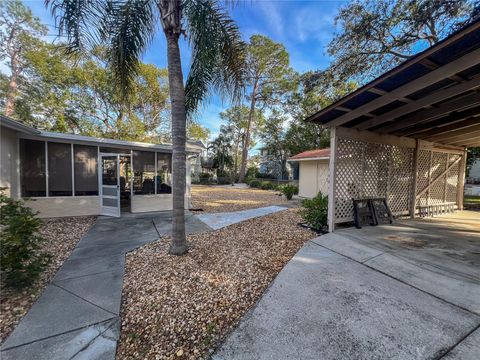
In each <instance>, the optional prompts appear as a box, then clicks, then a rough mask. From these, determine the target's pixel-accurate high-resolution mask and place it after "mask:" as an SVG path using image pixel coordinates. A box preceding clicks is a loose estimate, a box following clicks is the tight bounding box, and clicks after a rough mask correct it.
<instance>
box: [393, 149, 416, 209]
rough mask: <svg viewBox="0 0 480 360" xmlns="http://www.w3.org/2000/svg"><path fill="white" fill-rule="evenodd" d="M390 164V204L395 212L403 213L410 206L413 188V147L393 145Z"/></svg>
mask: <svg viewBox="0 0 480 360" xmlns="http://www.w3.org/2000/svg"><path fill="white" fill-rule="evenodd" d="M391 154H392V156H391V165H390V174H389V179H390V188H389V190H388V204H389V205H390V209H391V210H392V212H393V213H397V214H398V213H401V212H404V211H406V210H408V208H409V206H410V205H409V204H410V189H411V188H412V180H413V177H412V173H413V165H412V164H413V151H412V149H407V148H401V147H397V146H396V147H393V148H392V152H391Z"/></svg>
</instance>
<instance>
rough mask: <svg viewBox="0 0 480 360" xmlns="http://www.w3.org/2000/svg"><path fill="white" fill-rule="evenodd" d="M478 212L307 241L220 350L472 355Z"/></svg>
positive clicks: (316, 355)
mask: <svg viewBox="0 0 480 360" xmlns="http://www.w3.org/2000/svg"><path fill="white" fill-rule="evenodd" d="M479 327H480V214H479V213H473V212H459V213H456V214H455V215H453V216H449V217H442V218H437V219H434V220H430V221H400V222H396V223H395V224H394V225H383V226H378V227H365V228H363V229H361V230H359V229H352V228H349V229H343V230H338V231H337V232H335V233H334V234H327V235H324V236H321V237H318V238H316V239H314V240H312V241H310V242H308V243H307V244H306V245H305V246H304V247H303V248H302V249H301V250H300V251H299V252H298V253H297V254H296V255H295V257H294V258H292V260H291V261H290V262H289V263H288V264H287V266H286V267H285V268H284V269H283V270H282V271H281V272H280V274H279V275H278V277H277V278H276V279H275V281H274V282H273V283H272V285H271V287H270V288H269V289H268V290H267V291H266V293H265V294H264V296H263V297H262V299H261V300H260V301H259V303H258V304H257V305H256V307H255V308H253V309H252V310H251V311H250V312H249V313H248V314H247V316H245V318H244V319H243V320H242V322H241V323H240V325H239V327H238V328H237V329H235V330H234V331H233V332H232V333H231V334H230V335H229V336H228V337H227V339H226V340H225V342H224V343H223V345H222V346H221V347H220V349H219V350H218V351H217V352H216V353H215V354H214V356H213V358H214V359H215V360H219V359H225V360H226V359H440V358H444V359H462V360H463V359H472V360H473V359H479V358H480V329H479Z"/></svg>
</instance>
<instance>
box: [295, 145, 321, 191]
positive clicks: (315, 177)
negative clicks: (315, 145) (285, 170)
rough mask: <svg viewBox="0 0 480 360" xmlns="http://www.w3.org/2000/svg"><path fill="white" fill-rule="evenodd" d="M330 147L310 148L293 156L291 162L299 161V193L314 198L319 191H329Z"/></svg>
mask: <svg viewBox="0 0 480 360" xmlns="http://www.w3.org/2000/svg"><path fill="white" fill-rule="evenodd" d="M329 159H330V149H328V148H327V149H319V150H309V151H305V152H302V153H300V154H297V155H295V156H292V157H291V158H289V159H288V161H289V162H298V165H299V178H298V195H299V196H301V197H305V198H312V197H314V196H316V195H317V194H318V193H319V192H321V193H322V194H324V195H326V194H327V193H328V163H329Z"/></svg>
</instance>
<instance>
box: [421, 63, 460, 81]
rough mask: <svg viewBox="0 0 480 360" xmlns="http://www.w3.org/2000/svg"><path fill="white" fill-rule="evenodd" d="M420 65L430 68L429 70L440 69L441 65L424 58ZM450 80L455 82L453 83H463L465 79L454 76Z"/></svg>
mask: <svg viewBox="0 0 480 360" xmlns="http://www.w3.org/2000/svg"><path fill="white" fill-rule="evenodd" d="M420 64H422V65H423V66H426V67H428V68H429V69H438V68H439V67H440V65H439V64H437V63H436V62H434V61H433V60H431V59H429V58H424V59H422V60H420ZM449 79H451V80H453V81H458V82H462V81H464V80H465V79H464V78H463V77H461V76H460V75H453V76H450V77H449Z"/></svg>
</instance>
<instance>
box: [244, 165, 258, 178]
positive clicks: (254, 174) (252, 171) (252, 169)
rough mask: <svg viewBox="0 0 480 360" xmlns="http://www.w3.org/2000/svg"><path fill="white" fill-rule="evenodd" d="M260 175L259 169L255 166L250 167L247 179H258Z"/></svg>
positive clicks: (246, 175)
mask: <svg viewBox="0 0 480 360" xmlns="http://www.w3.org/2000/svg"><path fill="white" fill-rule="evenodd" d="M257 175H258V169H257V168H256V167H255V166H250V167H249V168H248V169H247V173H246V174H245V177H247V178H256V177H257Z"/></svg>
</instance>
